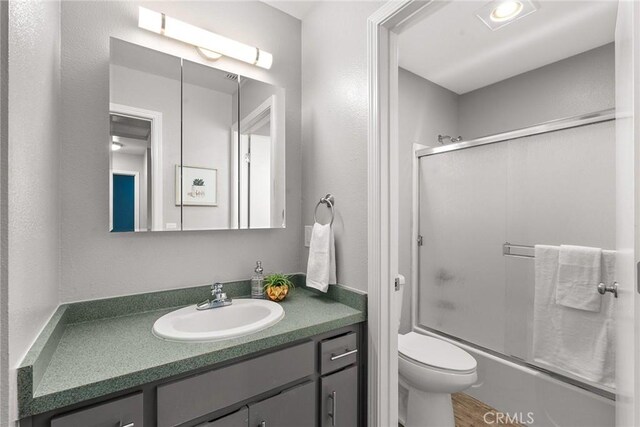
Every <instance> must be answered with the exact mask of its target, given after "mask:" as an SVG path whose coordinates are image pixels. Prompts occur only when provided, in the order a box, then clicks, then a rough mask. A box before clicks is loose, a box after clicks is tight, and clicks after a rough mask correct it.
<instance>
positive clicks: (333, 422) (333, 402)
mask: <svg viewBox="0 0 640 427" xmlns="http://www.w3.org/2000/svg"><path fill="white" fill-rule="evenodd" d="M356 351H357V350H356ZM329 399H331V413H330V414H329V416H330V417H331V425H332V426H334V427H335V425H336V406H337V403H336V392H335V391H332V392H331V394H330V395H329Z"/></svg>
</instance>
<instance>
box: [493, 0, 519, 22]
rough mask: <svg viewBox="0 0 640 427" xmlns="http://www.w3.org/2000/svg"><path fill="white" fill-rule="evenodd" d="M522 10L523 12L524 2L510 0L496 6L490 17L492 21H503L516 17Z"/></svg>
mask: <svg viewBox="0 0 640 427" xmlns="http://www.w3.org/2000/svg"><path fill="white" fill-rule="evenodd" d="M520 12H522V3H520V2H519V1H511V0H509V1H503V2H502V3H500V4H499V5H498V6H496V7H495V9H493V11H492V12H491V15H489V17H490V18H491V20H492V21H495V22H503V21H507V20H509V19H513V18H515V17H516V16H518V15H519V14H520Z"/></svg>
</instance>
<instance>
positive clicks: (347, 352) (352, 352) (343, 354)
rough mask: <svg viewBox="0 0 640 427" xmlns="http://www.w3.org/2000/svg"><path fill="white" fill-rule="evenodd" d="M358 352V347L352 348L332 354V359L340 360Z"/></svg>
mask: <svg viewBox="0 0 640 427" xmlns="http://www.w3.org/2000/svg"><path fill="white" fill-rule="evenodd" d="M357 352H358V349H357V348H356V349H355V350H350V351H346V352H344V353H342V354H332V355H331V361H332V362H333V361H334V360H338V359H342V358H343V357H347V356H351V355H352V354H356V353H357Z"/></svg>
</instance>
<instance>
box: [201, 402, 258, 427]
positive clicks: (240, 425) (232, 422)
mask: <svg viewBox="0 0 640 427" xmlns="http://www.w3.org/2000/svg"><path fill="white" fill-rule="evenodd" d="M248 425H249V409H248V408H247V407H246V406H245V407H243V408H242V409H240V410H239V411H236V412H234V413H233V414H229V415H227V416H225V417H222V418H218V419H217V420H213V421H209V422H207V423H202V424H198V425H197V426H196V427H247V426H248Z"/></svg>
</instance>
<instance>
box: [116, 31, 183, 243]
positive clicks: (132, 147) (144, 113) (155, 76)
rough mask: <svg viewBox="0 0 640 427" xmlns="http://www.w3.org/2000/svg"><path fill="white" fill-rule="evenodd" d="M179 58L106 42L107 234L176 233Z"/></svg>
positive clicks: (177, 223) (134, 46)
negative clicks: (174, 190)
mask: <svg viewBox="0 0 640 427" xmlns="http://www.w3.org/2000/svg"><path fill="white" fill-rule="evenodd" d="M180 80H181V61H180V58H176V57H173V56H171V55H166V54H164V53H161V52H156V51H153V50H151V49H146V48H143V47H140V46H137V45H134V44H131V43H126V42H123V41H121V40H117V39H111V61H110V65H109V82H110V86H109V93H110V106H109V117H110V135H109V147H110V148H109V153H110V156H109V160H110V163H109V166H110V167H109V171H110V172H109V173H110V177H109V189H110V191H109V199H110V203H109V207H110V215H109V219H110V230H111V231H114V232H126V231H149V230H153V231H162V230H177V229H179V228H180V223H181V220H180V218H181V213H180V209H179V208H178V209H176V208H175V206H173V205H172V204H171V201H172V197H171V196H173V193H172V191H171V189H172V188H173V169H172V165H175V164H179V163H180V156H181V153H180V126H181V125H180V114H181V112H180V109H181V107H180V104H181V81H180Z"/></svg>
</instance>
